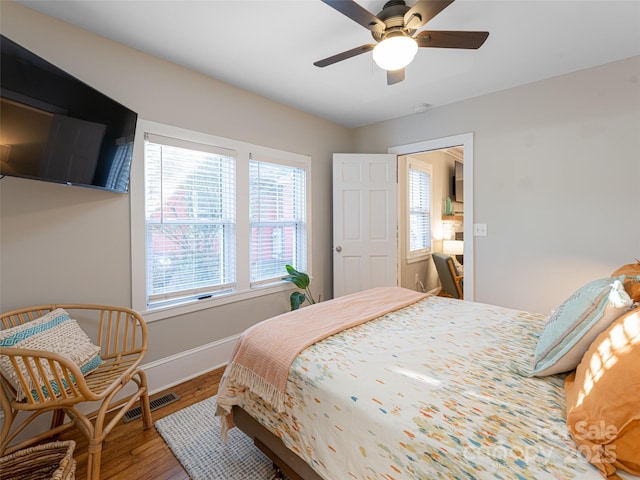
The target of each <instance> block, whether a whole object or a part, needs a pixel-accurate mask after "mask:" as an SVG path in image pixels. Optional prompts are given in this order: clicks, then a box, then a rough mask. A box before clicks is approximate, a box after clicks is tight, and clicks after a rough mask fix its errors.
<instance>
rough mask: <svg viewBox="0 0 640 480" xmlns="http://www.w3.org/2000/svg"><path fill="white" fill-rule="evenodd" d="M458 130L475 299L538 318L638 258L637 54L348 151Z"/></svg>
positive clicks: (420, 118)
mask: <svg viewBox="0 0 640 480" xmlns="http://www.w3.org/2000/svg"><path fill="white" fill-rule="evenodd" d="M426 94H427V97H428V92H426ZM422 100H424V97H423V98H422ZM427 100H428V98H427ZM466 132H474V143H475V148H474V178H473V181H474V198H473V206H474V212H473V215H474V221H475V223H486V224H487V225H488V236H487V237H476V238H475V241H474V257H475V292H476V300H478V301H480V302H486V303H494V304H498V305H504V306H508V307H513V308H520V309H526V310H533V311H538V312H542V313H548V312H549V311H550V310H551V309H553V308H556V307H557V306H558V305H559V303H560V302H562V301H563V300H564V299H565V298H566V297H567V296H568V295H570V294H571V293H572V292H573V291H574V290H575V289H577V288H579V287H580V286H581V285H583V284H585V283H586V282H588V281H590V280H593V279H595V278H600V277H602V276H608V275H609V274H610V273H611V272H612V271H613V270H614V269H616V268H617V267H618V266H620V265H622V264H625V263H629V262H632V261H633V259H634V258H640V208H639V206H640V57H634V58H630V59H627V60H623V61H620V62H615V63H612V64H609V65H604V66H601V67H597V68H592V69H589V70H585V71H581V72H577V73H573V74H569V75H564V76H561V77H557V78H554V79H550V80H546V81H541V82H537V83H533V84H530V85H526V86H522V87H519V88H513V89H510V90H506V91H502V92H498V93H494V94H491V95H486V96H482V97H478V98H475V99H471V100H467V101H463V102H459V103H456V104H452V105H448V106H443V107H440V108H434V109H432V110H428V111H427V112H426V113H424V114H416V115H411V116H407V117H403V118H400V119H396V120H391V121H387V122H382V123H378V124H375V125H369V126H366V127H362V128H360V129H358V130H357V131H356V150H357V151H386V149H387V148H388V147H390V146H396V145H406V144H411V143H414V142H419V141H423V140H429V139H436V138H441V137H447V136H450V135H458V134H461V133H466ZM465 181H466V179H465ZM468 233H469V232H465V240H466V241H468V240H469V239H471V237H470V236H469V235H468ZM465 267H466V265H465ZM465 271H466V268H465Z"/></svg>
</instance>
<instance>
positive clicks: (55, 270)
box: [0, 1, 352, 361]
mask: <svg viewBox="0 0 640 480" xmlns="http://www.w3.org/2000/svg"><path fill="white" fill-rule="evenodd" d="M1 5H2V12H1V13H2V17H1V24H0V25H1V29H2V34H4V35H6V36H8V37H9V38H11V39H12V40H14V41H16V42H18V43H20V44H21V45H23V46H25V47H26V48H28V49H30V50H31V51H33V52H35V53H37V54H38V55H40V56H42V57H44V58H46V59H48V60H49V61H51V62H52V63H54V64H56V65H58V66H59V67H61V68H62V69H64V70H66V71H67V72H69V73H71V74H72V75H74V76H76V77H78V78H80V79H81V80H83V81H85V82H86V83H88V84H90V85H91V86H93V87H95V88H97V89H98V90H100V91H102V92H103V93H105V94H107V95H109V96H111V97H112V98H114V99H116V100H118V101H119V102H121V103H123V104H124V105H127V106H128V107H130V108H131V109H133V110H135V111H136V112H138V115H139V116H140V118H144V119H145V120H152V121H155V122H160V123H165V124H170V125H175V126H179V127H182V128H188V129H192V130H195V131H201V132H205V133H209V134H212V135H216V136H219V137H225V138H231V139H237V140H240V141H244V142H248V143H252V144H256V145H263V146H267V147H271V148H277V149H280V150H285V151H290V152H295V153H301V154H308V155H310V156H311V157H312V178H313V184H312V195H313V197H312V208H313V265H312V271H313V275H314V279H313V283H312V287H313V290H314V294H321V295H322V298H324V299H326V298H330V297H331V292H332V267H331V265H332V263H331V232H332V228H331V158H332V153H333V152H334V151H338V152H342V151H351V150H352V132H351V131H350V130H348V129H346V128H343V127H341V126H338V125H335V124H333V123H330V122H327V121H325V120H322V119H319V118H317V117H314V116H311V115H308V114H306V113H302V112H300V111H297V110H294V109H292V108H289V107H286V106H283V105H281V104H278V103H275V102H272V101H269V100H267V99H265V98H262V97H259V96H257V95H253V94H250V93H247V92H245V91H243V90H240V89H238V88H236V87H233V86H230V85H228V84H225V83H222V82H219V81H216V80H213V79H211V78H208V77H206V76H204V75H200V74H197V73H194V72H192V71H190V70H187V69H185V68H182V67H179V66H176V65H174V64H171V63H168V62H165V61H162V60H160V59H157V58H154V57H152V56H149V55H146V54H143V53H141V52H138V51H136V50H133V49H130V48H127V47H124V46H122V45H119V44H117V43H114V42H111V41H109V40H107V39H105V38H102V37H99V36H97V35H94V34H91V33H88V32H86V31H84V30H81V29H78V28H75V27H73V26H70V25H68V24H65V23H63V22H60V21H57V20H55V19H53V18H50V17H47V16H44V15H41V14H39V13H36V12H34V11H32V10H29V9H27V8H24V7H22V6H20V5H17V4H13V3H11V2H4V1H3V2H2V4H1ZM212 61H215V59H212ZM140 187H141V186H140V185H132V186H131V189H132V190H133V189H136V188H140ZM130 256H131V254H130V213H129V196H128V195H119V194H114V193H109V192H103V191H99V190H91V189H87V188H79V187H64V186H60V185H56V184H50V183H44V182H38V181H33V180H24V179H18V178H10V177H5V178H3V179H2V180H0V262H1V263H0V310H2V311H5V310H8V309H12V308H17V307H22V306H26V305H33V304H40V303H49V302H76V301H77V302H83V303H107V304H117V305H126V306H130V305H131V261H130ZM286 310H288V294H284V293H283V294H278V295H271V296H266V297H259V298H255V299H252V300H248V301H244V302H241V303H234V304H229V305H225V306H222V307H217V308H213V309H210V310H207V311H202V312H199V313H196V314H190V315H184V316H181V317H176V318H170V319H167V320H161V321H155V322H152V323H151V324H150V326H149V328H150V335H151V342H150V349H149V354H148V355H147V361H152V360H156V359H159V358H163V357H166V356H168V355H171V354H174V353H178V352H182V351H185V350H188V349H193V348H196V347H198V346H200V345H205V344H207V343H211V342H214V341H216V340H218V339H222V338H226V337H229V336H231V335H234V334H236V333H239V332H241V331H242V330H243V329H244V328H246V327H248V326H250V325H251V324H253V323H255V322H257V321H259V320H262V319H264V318H267V317H269V316H273V315H275V314H278V313H281V312H284V311H286Z"/></svg>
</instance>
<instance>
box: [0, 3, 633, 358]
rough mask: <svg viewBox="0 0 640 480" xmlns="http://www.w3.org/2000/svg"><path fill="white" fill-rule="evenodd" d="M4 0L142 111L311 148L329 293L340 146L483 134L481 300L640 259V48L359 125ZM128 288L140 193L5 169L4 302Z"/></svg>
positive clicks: (232, 318) (248, 314) (317, 263)
mask: <svg viewBox="0 0 640 480" xmlns="http://www.w3.org/2000/svg"><path fill="white" fill-rule="evenodd" d="M1 5H2V12H1V13H2V16H1V20H0V21H1V24H0V26H1V29H2V33H3V34H5V35H7V36H9V37H10V38H12V39H13V40H15V41H17V42H18V43H21V44H22V45H24V46H25V47H27V48H29V49H31V50H32V51H34V52H36V53H38V54H39V55H41V56H43V57H45V58H47V59H50V60H51V61H52V62H53V63H56V64H57V65H59V66H60V67H61V68H63V69H65V70H67V71H68V72H70V73H72V74H73V75H75V76H77V77H79V78H80V79H82V80H84V81H86V82H87V83H89V84H91V85H92V86H94V87H96V88H97V89H99V90H101V91H103V92H104V93H106V94H107V95H110V96H111V97H113V98H115V99H116V100H118V101H120V102H121V103H123V104H125V105H127V106H129V107H131V108H132V109H134V110H136V111H137V112H138V113H139V115H140V117H141V118H144V119H147V120H152V121H156V122H161V123H167V124H171V125H176V126H179V127H183V128H189V129H193V130H197V131H203V132H206V133H210V134H213V135H216V136H220V137H227V138H233V139H237V140H241V141H245V142H249V143H254V144H259V145H265V146H268V147H272V148H278V149H282V150H286V151H292V152H297V153H303V154H308V155H311V157H312V161H313V166H312V169H313V198H312V202H313V203H312V205H313V222H314V229H313V234H314V242H313V255H314V262H313V267H312V268H313V273H314V277H315V278H314V281H313V286H314V289H315V292H318V293H321V294H322V298H325V299H326V298H330V296H331V292H332V280H331V274H332V272H331V263H332V259H331V230H332V229H331V155H332V153H333V152H350V151H355V152H381V153H382V152H386V151H387V148H388V147H390V146H395V145H404V144H409V143H413V142H420V141H424V140H430V139H436V138H440V137H445V136H450V135H458V134H461V133H466V132H474V140H475V150H474V171H475V175H474V178H473V181H474V192H475V194H474V212H473V214H474V218H475V222H476V223H486V224H488V230H489V235H488V237H485V238H476V239H475V242H474V249H475V250H474V254H475V272H476V275H475V278H476V281H475V284H476V288H475V291H476V299H477V300H479V301H482V302H487V303H496V304H499V305H505V306H509V307H515V308H523V309H529V310H534V311H540V312H548V311H549V310H550V309H552V308H555V307H556V306H557V305H558V303H559V302H560V301H562V300H563V299H564V298H565V297H566V296H567V295H568V294H570V293H571V292H572V291H573V290H574V289H575V288H577V287H578V286H580V285H582V284H584V283H585V282H586V281H588V280H590V279H593V278H596V277H599V276H603V275H608V274H609V273H610V272H611V271H612V270H613V269H615V268H616V267H617V266H619V265H621V264H623V263H627V262H629V261H631V260H632V259H633V258H634V257H640V250H639V247H638V245H640V218H639V213H638V205H640V188H639V185H640V160H639V159H640V156H639V152H640V148H639V147H640V57H636V58H632V59H628V60H625V61H621V62H616V63H613V64H610V65H606V66H603V67H599V68H594V69H590V70H586V71H583V72H578V73H575V74H570V75H565V76H562V77H558V78H555V79H551V80H547V81H542V82H538V83H535V84H531V85H527V86H523V87H519V88H515V89H511V90H507V91H503V92H498V93H495V94H491V95H486V96H483V97H479V98H476V99H471V100H467V101H464V102H460V103H457V104H453V105H449V106H444V107H440V108H434V109H432V110H429V111H428V112H426V113H424V114H419V115H411V116H408V117H404V118H400V119H396V120H392V121H388V122H382V123H379V124H375V125H370V126H367V127H363V128H360V129H357V130H354V131H351V130H348V129H345V128H343V127H340V126H337V125H335V124H332V123H330V122H327V121H324V120H321V119H319V118H316V117H313V116H311V115H308V114H305V113H301V112H299V111H296V110H293V109H291V108H288V107H286V106H283V105H280V104H277V103H275V102H271V101H269V100H266V99H264V98H262V97H259V96H256V95H253V94H250V93H247V92H244V91H242V90H240V89H238V88H235V87H233V86H230V85H227V84H224V83H221V82H218V81H215V80H212V79H210V78H207V77H205V76H203V75H199V74H197V73H194V72H192V71H189V70H187V69H184V68H181V67H179V66H176V65H173V64H170V63H167V62H164V61H162V60H159V59H157V58H154V57H151V56H148V55H145V54H142V53H140V52H137V51H135V50H132V49H129V48H127V47H124V46H122V45H119V44H116V43H113V42H111V41H109V40H106V39H104V38H102V37H99V36H96V35H93V34H90V33H87V32H85V31H83V30H80V29H77V28H75V27H72V26H69V25H68V24H65V23H62V22H59V21H57V20H54V19H52V18H49V17H46V16H43V15H41V14H38V13H35V12H33V11H31V10H29V9H26V8H24V7H22V6H19V5H16V4H13V3H10V2H2V4H1ZM212 61H215V59H212ZM420 100H421V101H424V98H421V99H420ZM427 100H428V99H427ZM133 188H140V186H139V185H138V186H136V185H132V189H133ZM469 238H470V237H469V236H467V239H469ZM130 292H131V279H130V224H129V197H128V196H126V195H117V194H112V193H107V192H102V191H96V190H90V189H84V188H77V187H72V188H68V187H62V186H59V185H54V184H47V183H43V182H36V181H30V180H23V179H16V178H9V177H6V178H4V179H2V180H0V309H1V310H7V309H10V308H14V307H19V306H23V305H29V304H34V303H46V302H68V301H82V302H96V303H114V304H121V305H130V304H131V298H130V296H131V294H130ZM315 292H314V293H315ZM286 309H287V299H286V295H284V294H280V295H272V296H269V297H259V298H257V299H253V300H249V301H245V302H242V303H235V304H229V305H226V306H223V307H218V308H215V309H211V310H209V311H204V312H199V313H197V314H190V315H184V316H181V317H177V318H171V319H167V320H163V321H157V322H153V323H152V324H151V325H150V332H151V338H152V342H151V348H150V351H149V355H148V357H147V358H148V360H149V361H151V360H155V359H159V358H163V357H166V356H168V355H171V354H173V353H178V352H181V351H184V350H188V349H193V348H196V347H197V346H199V345H204V344H207V343H210V342H214V341H216V340H217V339H222V338H225V337H228V336H230V335H233V334H235V333H238V332H240V331H241V330H243V329H244V328H245V327H246V326H248V325H250V324H252V323H255V322H256V321H258V320H261V319H263V318H266V317H269V316H272V315H275V314H277V313H280V312H282V311H285V310H286Z"/></svg>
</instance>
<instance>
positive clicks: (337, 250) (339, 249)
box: [336, 245, 342, 253]
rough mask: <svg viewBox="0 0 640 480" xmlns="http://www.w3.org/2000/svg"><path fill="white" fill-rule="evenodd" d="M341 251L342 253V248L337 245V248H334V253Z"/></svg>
mask: <svg viewBox="0 0 640 480" xmlns="http://www.w3.org/2000/svg"><path fill="white" fill-rule="evenodd" d="M341 251H342V247H341V246H340V245H338V246H337V247H336V252H338V253H340V252H341Z"/></svg>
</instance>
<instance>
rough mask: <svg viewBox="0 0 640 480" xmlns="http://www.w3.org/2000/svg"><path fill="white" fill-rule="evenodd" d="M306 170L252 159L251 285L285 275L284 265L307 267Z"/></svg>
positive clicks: (250, 185)
mask: <svg viewBox="0 0 640 480" xmlns="http://www.w3.org/2000/svg"><path fill="white" fill-rule="evenodd" d="M305 182H306V174H305V170H304V169H302V168H298V167H295V166H290V165H284V164H276V163H269V162H264V161H258V160H250V162H249V192H250V194H249V195H250V219H249V223H250V230H251V240H250V255H251V274H250V281H251V284H252V285H256V284H259V283H266V282H269V281H273V280H276V279H280V278H282V277H283V276H284V275H286V270H285V265H286V264H289V265H293V266H294V267H295V268H296V269H299V270H305V269H306V245H307V242H306V228H305V212H306V206H305V196H306V195H305V191H306V186H305Z"/></svg>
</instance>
